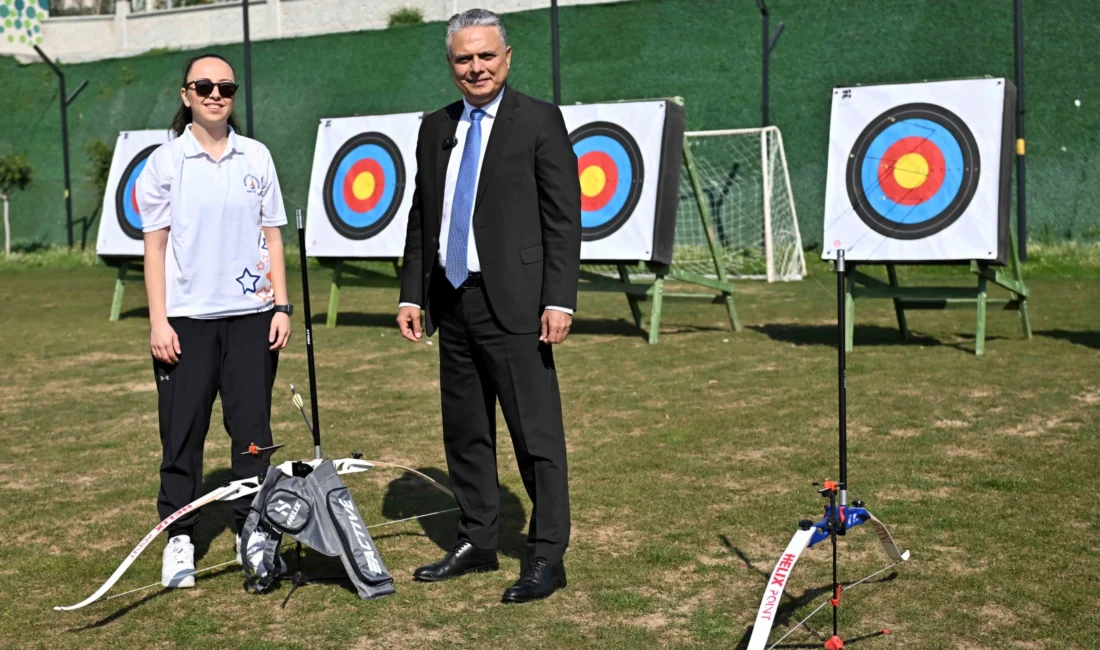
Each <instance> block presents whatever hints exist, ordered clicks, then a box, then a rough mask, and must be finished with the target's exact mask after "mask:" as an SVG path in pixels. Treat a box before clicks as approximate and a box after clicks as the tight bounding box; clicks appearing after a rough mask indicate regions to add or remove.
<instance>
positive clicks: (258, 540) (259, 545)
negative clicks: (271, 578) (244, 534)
mask: <svg viewBox="0 0 1100 650" xmlns="http://www.w3.org/2000/svg"><path fill="white" fill-rule="evenodd" d="M266 544H267V533H265V532H264V531H262V530H260V529H258V528H257V529H256V530H254V531H252V534H251V535H250V536H249V537H248V550H247V551H246V552H247V553H248V565H249V566H250V567H251V568H252V570H253V571H256V570H258V569H259V566H260V563H261V562H263V559H264V545H266ZM236 549H237V564H241V536H240V535H237V538H236ZM278 559H279V575H283V574H285V573H286V562H284V561H283V558H282V556H279V558H278ZM261 577H263V576H261Z"/></svg>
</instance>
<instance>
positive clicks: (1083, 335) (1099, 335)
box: [1033, 330, 1100, 350]
mask: <svg viewBox="0 0 1100 650" xmlns="http://www.w3.org/2000/svg"><path fill="white" fill-rule="evenodd" d="M1033 333H1034V334H1035V336H1046V337H1048V338H1052V339H1059V340H1061V341H1069V342H1070V343H1076V344H1077V345H1083V346H1085V347H1086V348H1092V349H1094V350H1100V332H1071V331H1069V330H1041V331H1035V332H1033Z"/></svg>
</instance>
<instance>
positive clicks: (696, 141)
mask: <svg viewBox="0 0 1100 650" xmlns="http://www.w3.org/2000/svg"><path fill="white" fill-rule="evenodd" d="M686 135H687V146H689V147H690V148H691V154H692V157H693V159H694V162H695V170H696V174H697V176H698V178H699V184H700V188H701V190H702V195H703V201H704V203H705V205H706V206H707V207H708V208H709V212H710V218H711V223H712V224H713V226H714V234H715V237H716V239H717V242H716V243H717V245H718V251H719V255H720V259H721V260H722V262H723V264H724V266H725V272H726V274H727V277H729V278H731V279H738V278H742V279H746V278H756V279H766V280H767V281H768V282H775V281H786V280H800V279H802V277H804V276H805V275H806V259H805V256H804V255H803V252H802V238H801V236H800V235H799V232H798V218H797V215H796V214H795V209H794V197H793V195H792V193H791V182H790V175H789V174H788V171H787V157H786V154H785V153H784V150H783V137H782V135H781V134H780V132H779V129H778V128H776V127H774V126H769V127H766V128H757V129H735V130H726V131H689V132H688V133H687V134H686ZM672 264H673V266H674V267H680V268H683V269H684V270H687V271H692V272H694V273H699V274H704V275H707V276H711V277H713V276H714V275H715V270H714V261H713V257H712V256H711V251H710V247H709V246H708V245H707V238H706V233H705V232H704V230H703V223H702V220H701V219H700V218H699V207H698V203H697V202H696V196H695V192H694V189H693V187H692V183H691V178H690V176H689V175H688V170H687V166H686V165H684V164H681V166H680V200H679V206H678V209H677V214H676V240H675V247H674V249H673V256H672Z"/></svg>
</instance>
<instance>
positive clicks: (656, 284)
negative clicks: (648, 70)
mask: <svg viewBox="0 0 1100 650" xmlns="http://www.w3.org/2000/svg"><path fill="white" fill-rule="evenodd" d="M683 159H684V167H685V168H686V170H687V173H688V178H690V179H691V189H692V193H693V194H694V196H695V203H696V205H697V206H698V208H699V219H700V221H702V223H703V232H704V233H706V237H707V246H708V247H709V248H710V254H711V259H712V260H713V262H714V271H715V274H716V275H717V278H713V279H712V278H708V277H706V276H704V275H702V274H699V273H692V272H691V271H686V270H684V269H680V268H675V267H673V266H669V265H665V264H658V263H655V262H646V263H645V265H646V268H648V269H649V270H650V271H651V272H653V274H654V275H655V276H656V277H655V279H654V280H653V281H652V282H650V283H647V284H642V283H634V282H631V281H630V273H629V269H628V267H627V265H626V264H621V263H620V264H617V265H616V266H617V268H618V271H619V279H618V280H615V279H614V278H610V277H608V276H606V275H601V274H599V273H596V272H594V271H590V270H586V269H584V268H583V266H584V265H582V268H581V272H580V279H581V283H580V285H579V287H578V288H579V289H580V290H581V291H602V292H611V293H623V294H626V299H627V302H628V303H629V304H630V313H631V315H633V317H634V324H635V325H636V326H637V327H638V329H640V330H643V331H644V330H645V324H644V319H643V317H642V310H641V308H640V307H639V303H642V302H646V301H649V302H651V303H652V306H651V307H650V310H649V342H650V343H651V344H653V343H657V341H658V340H659V338H660V333H661V332H660V330H661V312H662V311H663V309H664V301H665V300H672V301H676V300H682V301H696V302H699V301H702V302H709V303H713V304H716V305H725V306H726V313H727V314H728V316H729V320H730V327H732V328H733V331H734V332H740V331H741V321H740V320H739V319H738V318H737V308H736V307H735V306H734V304H733V283H732V282H730V281H729V279H728V278H727V277H726V270H725V268H724V267H723V266H722V262H721V259H722V256H721V253H720V251H719V250H718V238H717V236H716V235H715V232H714V222H713V221H712V220H711V216H710V207H709V205H708V204H707V201H706V199H705V197H704V196H703V188H702V186H701V185H700V184H699V176H698V173H697V172H696V169H695V159H694V157H693V156H692V154H691V148H690V147H689V146H688V143H687V139H686V138H685V139H684V153H683ZM666 279H669V280H676V281H678V282H684V283H687V284H694V285H697V286H700V287H704V288H707V289H711V290H712V292H671V291H665V280H666Z"/></svg>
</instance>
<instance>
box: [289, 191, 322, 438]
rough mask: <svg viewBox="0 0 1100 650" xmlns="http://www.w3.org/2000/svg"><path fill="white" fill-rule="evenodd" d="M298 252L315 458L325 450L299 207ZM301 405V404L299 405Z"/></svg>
mask: <svg viewBox="0 0 1100 650" xmlns="http://www.w3.org/2000/svg"><path fill="white" fill-rule="evenodd" d="M297 217H298V253H299V255H300V257H301V264H302V311H303V315H304V316H305V319H306V361H307V363H308V364H309V406H310V411H311V412H312V413H313V424H312V425H310V422H309V420H308V419H307V420H306V425H307V426H309V429H310V432H311V433H312V434H313V454H314V457H315V458H323V457H324V452H323V451H321V420H320V418H319V417H318V415H317V369H316V366H314V364H313V317H312V315H311V314H310V311H309V271H308V269H307V267H306V264H307V261H306V231H305V227H304V226H303V225H302V209H301V208H298V212H297ZM290 390H291V392H294V388H293V387H291V389H290ZM295 403H298V399H297V393H295ZM299 407H300V406H299ZM302 416H303V417H304V416H305V411H304V410H303V411H302Z"/></svg>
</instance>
